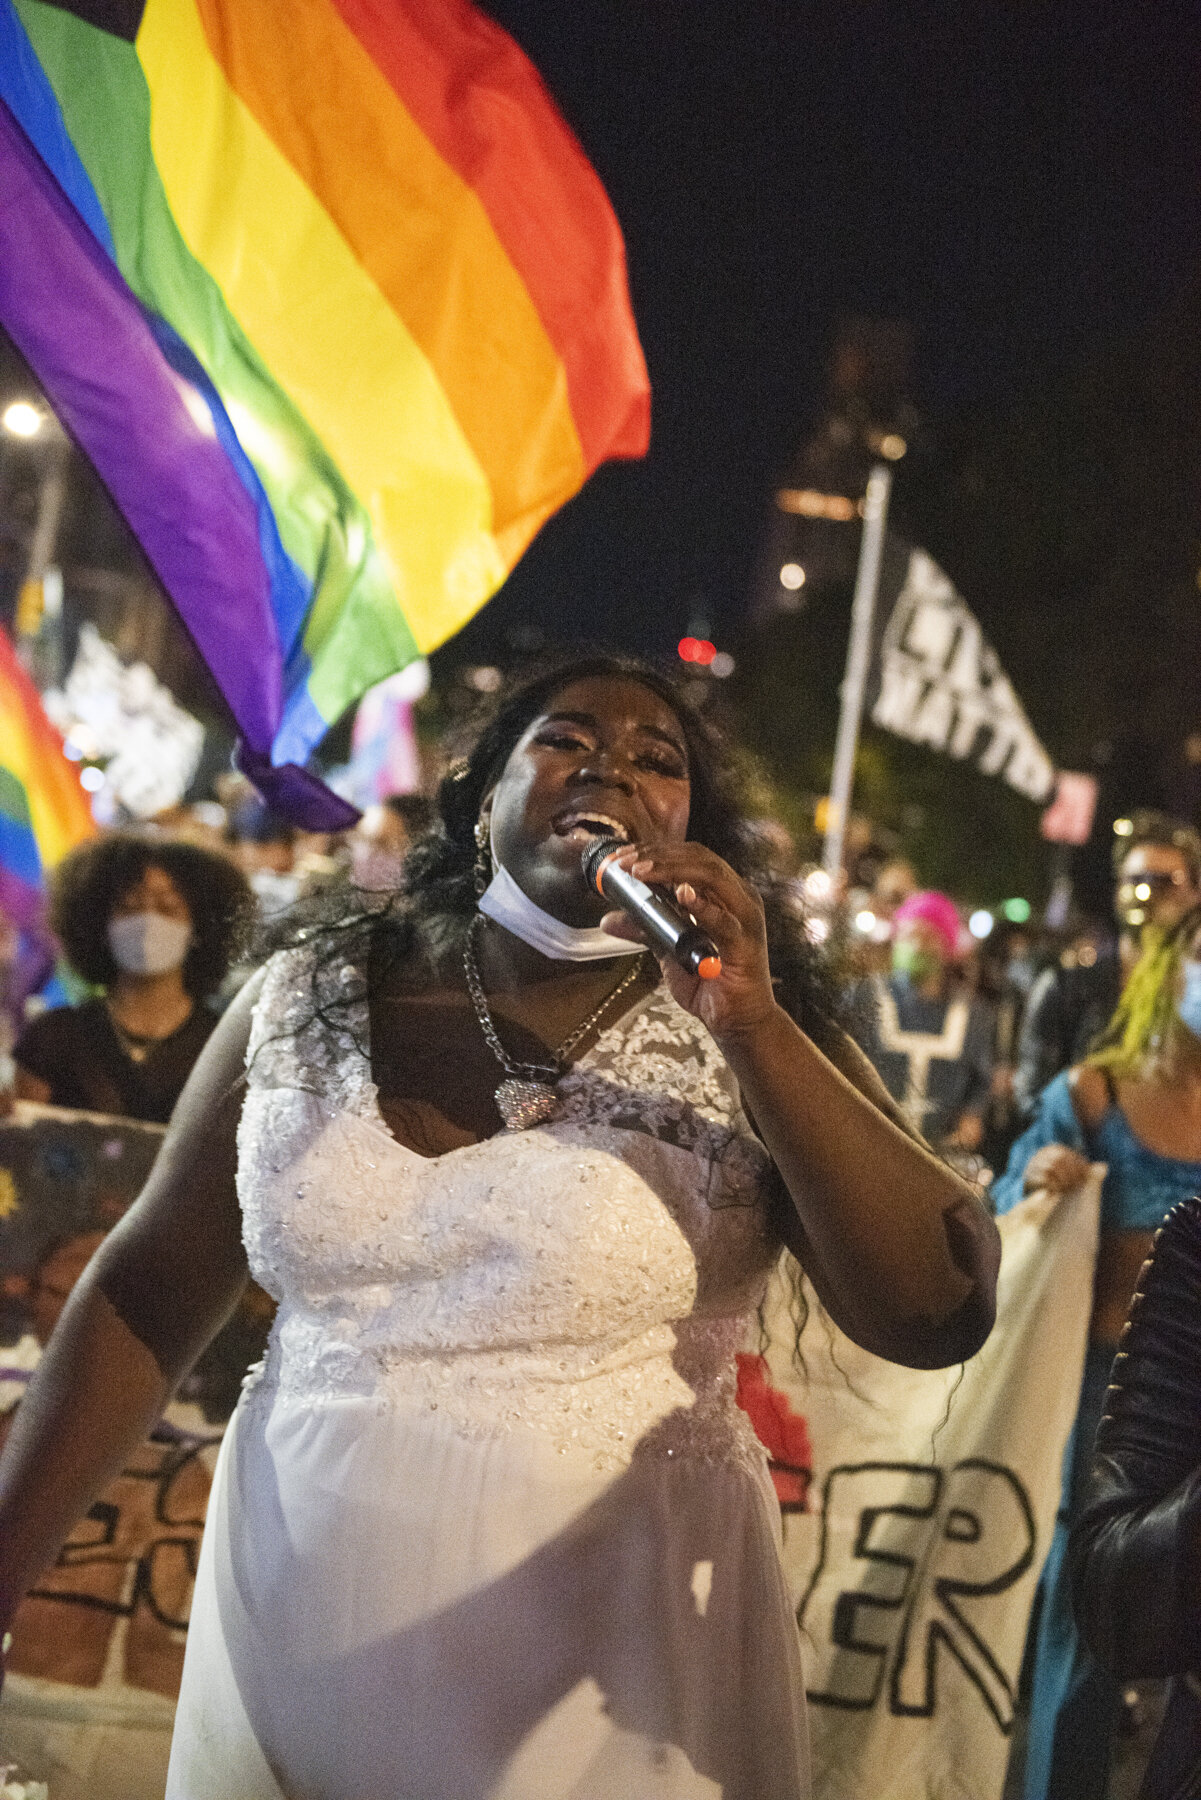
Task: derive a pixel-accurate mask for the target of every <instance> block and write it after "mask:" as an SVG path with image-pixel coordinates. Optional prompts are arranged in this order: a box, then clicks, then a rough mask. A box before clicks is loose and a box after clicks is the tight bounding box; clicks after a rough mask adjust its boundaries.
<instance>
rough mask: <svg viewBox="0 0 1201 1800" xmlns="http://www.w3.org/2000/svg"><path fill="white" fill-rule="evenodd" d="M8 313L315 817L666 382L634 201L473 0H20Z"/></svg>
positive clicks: (328, 813) (252, 730)
mask: <svg viewBox="0 0 1201 1800" xmlns="http://www.w3.org/2000/svg"><path fill="white" fill-rule="evenodd" d="M0 323H3V325H4V327H5V329H6V330H7V331H8V332H9V334H10V335H11V336H12V338H13V339H14V341H15V342H16V343H17V345H18V346H19V347H20V349H21V350H22V352H23V354H24V355H25V357H26V359H27V360H28V362H29V363H30V365H31V367H32V368H33V369H34V370H35V372H36V374H37V375H38V377H39V379H40V381H41V382H42V385H43V386H44V388H45V390H46V392H47V394H48V395H49V397H50V400H51V402H52V403H53V405H54V407H55V410H56V411H57V413H58V414H59V416H60V418H61V419H62V420H63V422H64V424H65V425H66V426H67V428H68V429H69V430H70V431H71V433H72V435H73V436H74V438H75V439H76V441H77V442H78V443H79V445H80V446H81V448H82V449H83V451H84V452H85V453H86V455H87V456H88V457H89V458H90V459H91V461H92V463H93V464H94V465H95V467H96V469H97V470H98V471H99V473H100V475H101V477H102V478H103V480H104V481H105V483H106V485H107V486H108V488H109V490H110V492H111V493H112V495H113V498H114V499H115V500H116V502H117V504H118V506H120V508H121V510H122V511H123V512H124V514H125V517H126V518H127V520H128V521H129V523H130V525H131V526H132V528H133V530H134V532H135V533H136V535H137V536H138V538H139V540H140V542H141V544H142V546H143V548H144V550H145V551H146V554H147V556H148V557H149V559H150V561H151V563H152V564H153V565H154V567H155V569H156V571H157V572H158V575H159V576H160V578H161V580H162V582H163V585H164V587H165V588H166V590H167V592H168V593H169V594H170V596H171V598H172V600H173V601H174V604H175V606H176V608H177V609H178V611H179V613H180V615H181V616H182V618H183V620H184V623H185V624H186V625H187V627H188V629H189V631H190V632H191V634H192V637H193V638H194V640H195V642H196V644H197V646H198V648H199V649H200V651H201V654H202V655H203V656H204V658H205V660H206V662H207V663H208V665H209V667H210V668H211V669H212V671H213V673H214V675H215V676H216V679H217V681H218V683H219V685H220V686H221V689H222V691H223V693H224V695H225V697H226V700H227V701H228V703H229V706H230V708H231V710H232V712H233V714H234V717H235V719H236V720H237V723H238V725H239V728H240V730H241V732H242V738H243V763H244V766H245V767H246V768H247V771H248V773H250V774H251V775H252V776H253V778H254V779H255V780H256V781H257V782H258V783H259V785H260V787H262V789H263V791H264V792H265V793H266V794H267V796H268V797H269V798H270V799H272V800H274V802H275V803H276V804H277V805H279V806H281V807H282V808H283V809H284V810H287V811H289V812H291V814H292V816H293V817H294V818H296V819H298V820H299V821H301V822H308V823H310V824H312V825H314V826H320V825H323V824H326V825H329V824H337V823H344V822H345V817H344V815H345V812H346V809H345V808H344V806H343V804H342V803H341V802H339V801H337V800H335V799H334V797H333V796H332V795H330V794H328V793H327V792H326V790H325V789H324V788H322V787H320V785H319V784H317V783H316V782H315V781H314V780H313V779H312V778H311V777H309V776H307V775H306V774H305V773H304V770H303V768H302V767H300V766H299V765H302V764H303V763H304V761H305V758H306V757H307V755H308V753H309V751H310V750H311V749H312V748H313V746H314V745H315V744H316V743H317V742H318V741H319V739H320V738H321V737H322V735H323V734H324V732H325V731H326V729H327V727H328V726H329V725H330V724H332V723H333V722H334V720H336V719H337V718H338V717H339V715H340V714H341V713H342V712H343V711H344V710H345V708H346V707H347V706H348V705H349V704H350V703H351V702H352V701H353V700H355V699H356V698H357V697H358V696H359V695H360V694H361V693H363V692H364V691H365V690H366V689H367V688H368V687H370V686H371V685H372V684H374V683H375V682H377V681H380V680H382V679H383V678H384V677H385V676H387V675H389V674H391V673H392V672H393V671H394V670H396V669H398V668H401V667H403V666H404V665H405V664H406V663H407V662H409V661H411V660H412V659H413V658H414V657H416V656H418V655H420V654H423V653H424V652H425V651H428V650H430V649H432V648H433V647H434V646H435V645H437V644H439V643H441V642H442V641H443V640H444V639H445V638H447V637H448V636H450V635H451V634H452V633H453V632H454V631H456V630H457V629H458V628H459V626H460V625H462V624H463V623H464V621H465V620H466V619H468V618H469V617H470V616H471V614H472V613H473V612H475V611H476V610H477V609H478V608H479V607H480V606H481V605H482V604H483V603H484V602H485V601H486V600H487V599H488V598H489V596H490V595H491V594H492V593H494V592H495V590H496V588H497V587H498V586H499V585H500V583H501V582H502V581H503V580H504V579H505V577H506V575H507V574H508V572H509V570H510V569H511V568H512V567H513V565H514V563H515V562H516V561H517V559H518V557H519V556H520V555H521V553H522V551H523V550H524V549H525V547H526V545H527V544H528V543H529V541H530V539H531V538H532V537H533V536H534V534H535V532H537V531H538V529H539V528H540V526H541V525H542V524H543V523H544V521H545V520H546V519H547V518H548V517H549V516H550V514H551V513H552V512H553V511H554V510H555V509H556V508H557V507H559V506H561V505H562V504H563V502H564V501H565V500H567V499H568V498H569V497H570V496H571V495H572V494H573V493H575V492H576V491H577V489H578V488H579V487H580V486H581V485H582V483H583V482H584V481H585V480H586V479H587V477H588V475H589V474H590V473H591V472H592V470H593V469H594V468H596V466H597V465H598V463H600V462H602V461H603V460H604V459H605V458H607V457H613V456H638V455H641V454H643V453H644V451H645V449H646V446H647V441H648V434H649V427H650V390H649V386H648V383H647V377H646V369H645V365H644V362H643V359H642V352H641V348H640V346H639V343H638V336H637V332H636V329H635V326H634V321H633V317H632V314H631V311H630V304H629V297H628V293H627V288H626V274H625V253H624V247H623V243H622V237H621V232H620V229H619V227H618V224H617V221H616V218H615V217H614V215H613V212H612V209H611V207H610V205H609V202H608V200H607V198H606V196H605V193H604V190H603V188H602V187H601V184H600V181H599V180H598V178H597V176H596V174H595V172H594V171H593V169H592V168H591V166H590V165H589V163H588V161H587V159H586V158H585V156H584V154H583V152H582V151H581V149H580V147H579V145H578V144H577V143H576V141H575V139H574V138H573V137H572V135H571V133H570V131H569V130H568V129H567V127H566V125H565V124H564V122H563V120H562V119H561V118H560V116H559V114H558V113H557V112H556V110H555V108H554V106H553V104H552V102H551V100H550V98H549V97H548V95H547V93H546V91H545V89H544V87H543V85H542V83H541V81H540V79H539V77H538V75H537V72H536V71H535V70H534V69H533V67H532V66H531V65H530V63H529V62H528V61H527V59H526V58H525V56H524V55H523V54H522V52H521V51H520V50H519V49H518V48H517V46H516V45H515V44H514V43H513V42H512V41H511V40H510V39H509V38H508V37H507V36H506V35H505V34H504V33H503V32H502V31H500V30H499V29H498V28H497V27H496V26H495V25H493V24H492V23H491V22H490V21H489V20H487V19H486V18H485V17H484V16H483V15H482V14H481V13H479V12H477V11H476V10H475V9H474V8H473V7H472V6H470V5H468V4H466V0H146V3H145V4H144V5H143V4H142V0H71V3H70V4H61V5H47V4H43V3H42V0H0Z"/></svg>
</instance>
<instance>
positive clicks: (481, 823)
mask: <svg viewBox="0 0 1201 1800" xmlns="http://www.w3.org/2000/svg"><path fill="white" fill-rule="evenodd" d="M488 836H489V834H488V821H487V819H485V818H484V816H483V814H481V815H480V817H479V818H478V819H477V820H476V822H475V868H474V870H473V871H472V879H473V880H474V882H475V897H476V899H477V900H478V899H479V898H480V896H481V895H482V894H483V892H484V890H485V888H486V887H487V886H488V884H489V882H490V881H491V880H492V855H491V851H490V849H489V843H488Z"/></svg>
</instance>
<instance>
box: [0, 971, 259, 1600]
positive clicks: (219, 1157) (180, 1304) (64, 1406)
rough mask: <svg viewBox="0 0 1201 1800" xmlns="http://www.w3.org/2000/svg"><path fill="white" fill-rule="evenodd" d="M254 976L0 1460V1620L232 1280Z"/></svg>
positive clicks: (136, 1435)
mask: <svg viewBox="0 0 1201 1800" xmlns="http://www.w3.org/2000/svg"><path fill="white" fill-rule="evenodd" d="M258 985H259V984H258V982H257V981H255V982H252V983H251V984H249V986H248V987H247V988H245V989H243V991H242V993H241V994H240V995H239V996H238V998H237V1000H235V1002H234V1003H233V1005H232V1006H231V1007H230V1009H229V1011H228V1012H227V1013H226V1015H225V1017H224V1018H223V1019H222V1020H221V1023H220V1024H219V1025H218V1027H217V1029H216V1031H215V1032H214V1033H213V1035H212V1037H211V1038H210V1039H209V1042H208V1044H207V1045H206V1046H205V1049H204V1051H203V1053H202V1054H201V1057H200V1059H199V1061H198V1062H197V1064H196V1067H195V1068H194V1069H193V1071H192V1074H191V1076H190V1077H189V1079H188V1083H187V1086H186V1087H185V1089H184V1091H183V1093H182V1095H181V1096H180V1100H179V1104H178V1105H177V1107H176V1109H175V1113H174V1115H173V1117H172V1120H171V1124H170V1127H169V1128H168V1131H167V1135H166V1138H165V1139H164V1142H163V1147H162V1149H161V1150H160V1152H159V1155H158V1158H157V1160H156V1162H155V1165H154V1168H153V1170H152V1171H151V1174H150V1179H149V1181H148V1182H147V1184H146V1187H145V1188H144V1190H143V1191H142V1193H141V1195H140V1196H139V1198H138V1200H137V1201H136V1202H135V1204H134V1205H133V1206H132V1207H131V1208H130V1210H129V1212H128V1213H127V1214H126V1215H125V1217H124V1218H123V1219H122V1220H121V1222H120V1224H118V1225H117V1226H115V1227H114V1229H113V1230H112V1231H111V1232H110V1234H109V1236H108V1237H107V1238H106V1239H105V1242H104V1243H103V1244H102V1245H101V1247H100V1249H99V1250H98V1251H97V1252H96V1255H95V1256H94V1257H93V1258H92V1260H91V1262H90V1263H89V1264H88V1267H87V1268H86V1269H85V1271H84V1273H83V1275H82V1276H81V1277H80V1279H79V1281H78V1282H77V1284H76V1286H75V1289H74V1292H73V1293H72V1295H71V1298H70V1300H69V1301H68V1302H67V1305H66V1307H65V1309H64V1311H63V1315H62V1318H61V1319H60V1320H59V1322H58V1325H57V1326H56V1328H55V1331H54V1334H53V1336H52V1338H51V1340H50V1343H49V1345H48V1346H47V1348H46V1352H45V1354H44V1356H43V1357H42V1360H41V1363H40V1364H39V1366H38V1369H37V1371H36V1373H35V1375H34V1378H33V1380H32V1381H31V1383H30V1386H29V1391H28V1393H27V1394H26V1395H25V1398H24V1399H23V1400H22V1402H21V1405H20V1408H19V1409H18V1412H17V1416H16V1419H15V1420H14V1422H13V1428H12V1431H11V1433H10V1434H9V1438H8V1442H7V1443H6V1445H5V1447H4V1453H3V1456H2V1457H0V1628H3V1626H4V1625H6V1624H7V1622H8V1620H9V1618H11V1616H12V1613H13V1611H14V1609H15V1607H16V1606H17V1604H18V1602H19V1601H20V1599H21V1597H22V1595H23V1594H24V1592H25V1590H26V1589H27V1588H28V1587H29V1585H30V1584H31V1583H32V1582H33V1581H35V1580H36V1579H37V1577H38V1575H39V1574H40V1573H41V1572H42V1570H43V1569H44V1568H45V1567H46V1565H47V1564H48V1563H49V1562H50V1561H51V1560H52V1559H53V1557H54V1556H55V1555H56V1554H57V1552H58V1549H59V1547H60V1545H61V1544H62V1542H63V1539H64V1538H65V1537H66V1536H67V1534H68V1532H69V1531H70V1530H71V1528H72V1526H73V1525H74V1524H75V1522H76V1520H77V1519H78V1518H80V1516H81V1515H82V1514H83V1513H84V1512H86V1510H87V1508H88V1507H89V1506H90V1505H91V1503H92V1501H93V1500H94V1499H95V1497H96V1495H97V1494H98V1493H99V1492H100V1491H101V1490H102V1489H103V1488H104V1486H105V1485H106V1484H107V1482H108V1481H110V1480H111V1479H112V1478H113V1476H114V1475H116V1474H117V1473H118V1472H119V1470H120V1469H121V1466H122V1464H123V1463H124V1461H125V1460H126V1458H127V1457H128V1455H129V1453H130V1451H131V1450H132V1449H133V1448H134V1447H135V1445H136V1444H138V1443H139V1442H140V1441H141V1439H142V1437H144V1436H145V1434H146V1432H147V1431H148V1430H149V1429H150V1428H151V1427H152V1426H153V1425H154V1424H155V1422H156V1420H157V1419H158V1417H159V1416H160V1414H161V1412H162V1409H163V1406H164V1405H165V1404H166V1401H167V1400H168V1398H169V1397H170V1395H171V1393H172V1391H173V1390H174V1388H175V1387H176V1385H177V1384H178V1383H179V1381H180V1380H181V1379H182V1377H183V1376H184V1375H185V1374H186V1373H187V1371H188V1369H189V1368H190V1367H191V1365H192V1363H193V1362H195V1360H196V1358H197V1357H198V1356H199V1355H200V1352H201V1351H202V1350H203V1349H204V1348H205V1346H206V1344H208V1343H209V1342H210V1340H211V1339H212V1338H213V1337H214V1336H215V1335H216V1333H217V1331H218V1330H219V1329H220V1328H221V1326H222V1325H223V1324H224V1322H225V1320H226V1319H227V1318H228V1317H229V1314H230V1313H231V1311H232V1310H233V1308H234V1306H235V1305H236V1303H237V1301H238V1298H239V1296H240V1295H241V1293H242V1290H243V1288H244V1286H245V1284H246V1280H247V1268H246V1257H245V1253H244V1251H243V1249H242V1236H241V1219H240V1214H239V1209H238V1200H237V1193H236V1190H235V1184H234V1176H235V1171H236V1166H237V1148H236V1133H237V1122H238V1116H239V1113H240V1111H241V1105H242V1092H243V1062H244V1058H245V1053H246V1043H247V1039H248V1036H249V1031H250V1012H251V1008H252V1006H253V1003H254V1000H255V997H256V994H257V989H258Z"/></svg>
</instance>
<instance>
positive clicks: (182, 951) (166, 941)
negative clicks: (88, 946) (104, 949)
mask: <svg viewBox="0 0 1201 1800" xmlns="http://www.w3.org/2000/svg"><path fill="white" fill-rule="evenodd" d="M191 944H192V927H191V926H190V925H185V924H184V922H183V920H182V919H168V918H166V917H165V916H164V914H162V913H157V912H141V913H126V914H125V916H124V917H123V918H120V919H110V920H109V924H108V947H109V949H110V950H111V951H112V953H113V960H114V962H115V963H116V965H117V967H118V968H119V969H122V970H124V972H125V974H127V975H167V974H170V972H171V970H172V969H179V968H182V966H183V961H184V958H185V957H186V956H187V954H188V951H189V949H190V948H191Z"/></svg>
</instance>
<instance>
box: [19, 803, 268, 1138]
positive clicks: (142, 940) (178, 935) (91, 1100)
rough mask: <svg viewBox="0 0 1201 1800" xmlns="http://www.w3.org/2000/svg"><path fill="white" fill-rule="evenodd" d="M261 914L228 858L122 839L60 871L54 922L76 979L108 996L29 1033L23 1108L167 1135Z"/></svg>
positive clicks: (84, 850) (64, 1011)
mask: <svg viewBox="0 0 1201 1800" xmlns="http://www.w3.org/2000/svg"><path fill="white" fill-rule="evenodd" d="M250 911H251V897H250V891H249V889H248V887H247V885H246V882H245V880H244V879H243V877H242V876H241V874H240V873H239V872H238V870H237V869H236V868H235V867H234V865H233V863H232V862H230V861H229V860H228V858H226V857H224V856H218V855H215V854H214V853H213V852H211V851H208V850H201V849H200V848H199V847H198V846H197V845H195V844H188V843H183V842H181V841H179V840H177V839H172V838H166V837H163V838H155V837H149V836H141V835H139V834H136V833H134V832H114V833H112V834H111V835H109V836H107V837H102V838H98V839H96V840H95V841H93V842H91V843H88V844H84V845H82V846H81V847H80V848H79V849H78V850H74V851H72V853H71V854H70V855H69V856H67V857H64V859H63V861H62V862H61V863H60V864H59V866H58V868H57V869H56V870H55V874H54V881H53V886H52V891H51V899H50V923H51V926H52V928H53V930H54V932H55V935H56V936H57V938H58V940H59V942H60V944H61V945H62V948H63V951H64V953H65V955H66V957H67V961H68V962H69V963H70V965H71V967H72V968H73V969H74V971H75V973H76V974H77V975H79V976H81V977H82V978H83V980H84V981H85V982H87V983H88V984H89V985H90V986H91V987H93V988H95V989H97V990H99V991H98V993H97V994H96V995H95V997H93V998H91V999H89V1000H86V1001H85V1002H84V1003H83V1005H81V1006H63V1007H55V1008H53V1009H52V1010H50V1011H49V1012H44V1013H42V1014H41V1016H40V1017H38V1018H36V1019H34V1020H33V1021H32V1023H31V1024H29V1025H27V1026H26V1028H25V1030H24V1032H23V1033H22V1035H21V1037H20V1038H19V1039H18V1042H17V1045H16V1048H15V1050H14V1052H13V1058H14V1061H15V1062H16V1065H17V1079H16V1094H17V1098H18V1099H23V1100H40V1101H43V1102H46V1103H49V1104H50V1105H53V1106H66V1107H71V1108H74V1109H76V1110H80V1111H86V1112H101V1113H111V1114H116V1115H118V1116H120V1117H124V1118H130V1119H142V1120H145V1121H147V1122H149V1123H152V1124H159V1125H165V1124H166V1123H167V1121H168V1119H169V1118H170V1117H171V1112H172V1109H173V1108H174V1106H175V1102H176V1100H177V1099H178V1098H179V1095H180V1092H181V1091H182V1089H183V1085H184V1083H185V1082H186V1080H187V1078H188V1076H189V1074H190V1073H191V1071H192V1068H193V1066H194V1064H195V1062H196V1059H197V1058H198V1057H199V1055H200V1052H201V1051H202V1050H203V1048H204V1046H205V1044H206V1043H207V1042H208V1039H209V1037H210V1035H211V1034H212V1031H213V1029H214V1027H215V1026H216V1023H217V1014H216V1012H215V1011H214V1010H213V1009H212V1008H211V1007H210V1006H208V1005H207V1004H206V1002H207V1000H208V999H209V996H210V995H212V994H214V993H215V992H216V990H217V989H218V987H220V985H221V982H222V980H223V979H224V977H225V974H226V971H227V970H228V968H229V965H230V962H231V960H232V956H233V952H234V949H235V947H236V945H237V942H238V939H239V937H240V935H241V932H242V930H243V928H244V926H245V924H246V921H247V919H248V917H249V914H250Z"/></svg>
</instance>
